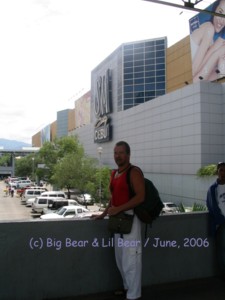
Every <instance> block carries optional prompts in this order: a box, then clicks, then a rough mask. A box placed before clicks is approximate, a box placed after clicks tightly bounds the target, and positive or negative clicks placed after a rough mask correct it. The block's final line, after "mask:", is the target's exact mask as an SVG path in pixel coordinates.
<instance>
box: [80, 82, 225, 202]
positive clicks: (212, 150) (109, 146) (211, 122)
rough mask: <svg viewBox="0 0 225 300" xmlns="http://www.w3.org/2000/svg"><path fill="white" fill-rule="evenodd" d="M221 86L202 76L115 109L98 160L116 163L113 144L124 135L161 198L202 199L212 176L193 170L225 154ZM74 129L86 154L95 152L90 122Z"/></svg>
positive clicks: (135, 160)
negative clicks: (110, 130)
mask: <svg viewBox="0 0 225 300" xmlns="http://www.w3.org/2000/svg"><path fill="white" fill-rule="evenodd" d="M224 90H225V88H224V86H223V85H221V84H218V83H211V82H204V81H202V82H199V83H195V84H191V85H188V86H185V87H184V88H182V89H180V90H177V91H175V92H172V93H170V94H167V95H164V96H161V97H159V98H156V99H154V100H152V101H149V102H147V103H144V104H141V105H139V106H136V107H134V108H131V109H129V110H126V111H122V112H119V113H117V112H115V111H114V113H113V114H112V115H110V117H111V119H112V126H113V139H112V141H111V142H107V143H104V144H101V146H102V147H103V154H102V162H103V164H105V165H109V166H110V167H115V164H114V160H113V147H114V144H115V143H116V142H117V141H119V140H125V141H127V142H128V143H129V144H130V146H131V161H132V163H133V164H137V165H139V166H140V167H141V168H142V169H143V171H144V173H145V174H146V176H147V177H149V178H154V180H153V181H154V182H156V185H157V187H158V189H159V191H160V193H161V195H162V198H163V200H164V201H166V200H168V199H170V200H173V199H174V200H176V202H185V203H186V202H187V203H189V202H195V200H202V201H203V200H204V199H205V194H206V191H207V188H208V184H210V183H211V182H212V181H213V180H214V179H209V182H207V184H206V183H205V181H204V180H200V179H199V178H197V177H196V172H197V170H198V169H199V168H200V167H202V166H204V165H207V164H211V163H217V162H218V161H222V160H224V159H225V152H224V129H225V126H224V98H225V92H224ZM75 132H76V134H78V136H79V139H80V141H81V143H82V144H83V145H84V148H85V150H86V152H87V154H89V155H91V156H93V157H98V154H97V147H98V146H99V145H98V144H94V143H93V141H94V136H93V134H94V124H93V123H91V124H89V125H87V126H84V127H82V128H79V129H77V130H76V131H75ZM206 185H207V186H206ZM180 199H183V201H180Z"/></svg>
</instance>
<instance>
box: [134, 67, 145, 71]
mask: <svg viewBox="0 0 225 300" xmlns="http://www.w3.org/2000/svg"><path fill="white" fill-rule="evenodd" d="M143 71H144V66H141V67H134V72H143Z"/></svg>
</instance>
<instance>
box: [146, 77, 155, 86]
mask: <svg viewBox="0 0 225 300" xmlns="http://www.w3.org/2000/svg"><path fill="white" fill-rule="evenodd" d="M148 83H155V77H148V78H145V84H148Z"/></svg>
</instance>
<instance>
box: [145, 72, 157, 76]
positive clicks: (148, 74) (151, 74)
mask: <svg viewBox="0 0 225 300" xmlns="http://www.w3.org/2000/svg"><path fill="white" fill-rule="evenodd" d="M152 76H155V71H148V72H145V77H152Z"/></svg>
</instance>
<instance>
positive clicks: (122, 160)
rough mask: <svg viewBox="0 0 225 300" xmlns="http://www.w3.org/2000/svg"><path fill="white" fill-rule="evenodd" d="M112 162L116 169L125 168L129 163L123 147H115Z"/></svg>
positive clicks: (128, 157)
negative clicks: (113, 161)
mask: <svg viewBox="0 0 225 300" xmlns="http://www.w3.org/2000/svg"><path fill="white" fill-rule="evenodd" d="M114 160H115V163H116V164H117V166H118V167H122V166H125V165H126V164H128V163H129V162H130V155H128V154H127V153H126V148H125V146H116V147H115V148H114Z"/></svg>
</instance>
